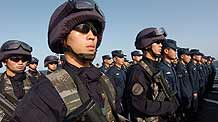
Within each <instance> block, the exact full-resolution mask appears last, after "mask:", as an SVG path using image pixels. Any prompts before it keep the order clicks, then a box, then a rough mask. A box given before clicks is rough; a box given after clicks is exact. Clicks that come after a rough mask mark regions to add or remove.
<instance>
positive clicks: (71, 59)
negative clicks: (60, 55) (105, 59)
mask: <svg viewBox="0 0 218 122" xmlns="http://www.w3.org/2000/svg"><path fill="white" fill-rule="evenodd" d="M64 56H65V58H66V61H67V62H68V63H69V64H71V65H74V66H76V67H78V68H81V67H90V62H85V61H84V62H82V61H80V60H78V59H77V58H76V57H74V56H72V55H68V54H65V55H64Z"/></svg>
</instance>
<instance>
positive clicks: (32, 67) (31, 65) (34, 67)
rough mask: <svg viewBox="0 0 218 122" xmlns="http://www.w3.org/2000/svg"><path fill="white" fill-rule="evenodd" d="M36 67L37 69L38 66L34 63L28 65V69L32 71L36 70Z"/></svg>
mask: <svg viewBox="0 0 218 122" xmlns="http://www.w3.org/2000/svg"><path fill="white" fill-rule="evenodd" d="M37 67H38V64H36V63H32V64H29V68H30V69H32V70H36V69H37Z"/></svg>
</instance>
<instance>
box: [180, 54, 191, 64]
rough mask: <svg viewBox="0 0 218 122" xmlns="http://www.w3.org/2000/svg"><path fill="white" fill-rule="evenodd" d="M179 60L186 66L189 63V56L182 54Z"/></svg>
mask: <svg viewBox="0 0 218 122" xmlns="http://www.w3.org/2000/svg"><path fill="white" fill-rule="evenodd" d="M181 58H182V60H183V61H184V62H185V64H188V63H189V62H190V61H191V56H190V55H186V54H183V55H182V56H181Z"/></svg>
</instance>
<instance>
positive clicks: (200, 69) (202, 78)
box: [197, 64, 206, 98]
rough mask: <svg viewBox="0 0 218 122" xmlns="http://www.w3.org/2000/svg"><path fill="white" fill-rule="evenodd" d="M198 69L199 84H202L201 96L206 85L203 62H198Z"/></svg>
mask: <svg viewBox="0 0 218 122" xmlns="http://www.w3.org/2000/svg"><path fill="white" fill-rule="evenodd" d="M197 71H198V73H199V84H200V96H199V97H200V98H202V97H203V95H204V92H205V85H206V81H205V80H206V74H205V70H204V68H203V65H202V64H197Z"/></svg>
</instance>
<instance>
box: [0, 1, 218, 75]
mask: <svg viewBox="0 0 218 122" xmlns="http://www.w3.org/2000/svg"><path fill="white" fill-rule="evenodd" d="M63 2H64V0H1V3H0V45H2V44H3V43H4V42H5V41H7V40H9V39H18V40H22V41H25V42H26V43H28V44H30V45H31V46H32V47H33V56H35V57H37V58H38V59H39V60H40V62H39V63H40V65H39V69H43V68H44V67H43V60H44V58H45V57H46V56H47V55H50V54H53V53H52V52H51V51H50V49H49V48H48V44H47V29H48V22H49V19H50V16H51V14H52V13H53V11H54V10H55V8H57V6H59V5H60V4H61V3H63ZM96 2H97V3H98V5H99V6H100V8H101V9H102V11H103V12H104V15H105V17H106V29H105V32H104V36H103V41H102V44H101V46H100V48H99V49H98V53H97V57H96V59H95V61H94V63H100V64H101V56H102V55H104V54H111V51H112V50H114V49H122V50H123V51H124V52H125V53H126V54H127V55H128V56H127V58H128V59H130V52H131V51H133V50H135V46H134V41H135V37H136V35H137V33H138V32H139V31H141V30H142V29H144V28H147V27H164V28H165V30H166V31H167V33H168V38H171V39H174V40H176V41H177V44H178V46H180V47H189V48H198V49H200V51H201V52H203V53H205V54H206V55H212V56H215V57H216V58H218V48H217V42H216V41H217V40H218V6H217V5H218V1H217V0H96ZM2 70H3V69H0V71H2Z"/></svg>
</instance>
